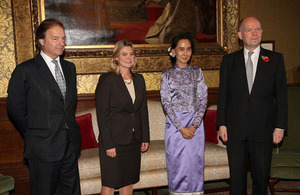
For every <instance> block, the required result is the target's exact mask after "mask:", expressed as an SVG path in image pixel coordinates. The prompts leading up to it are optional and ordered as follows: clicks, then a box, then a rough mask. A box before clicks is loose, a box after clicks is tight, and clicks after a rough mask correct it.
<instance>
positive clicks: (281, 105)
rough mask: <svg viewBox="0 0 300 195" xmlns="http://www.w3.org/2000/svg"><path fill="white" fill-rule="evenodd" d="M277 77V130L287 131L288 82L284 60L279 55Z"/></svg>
mask: <svg viewBox="0 0 300 195" xmlns="http://www.w3.org/2000/svg"><path fill="white" fill-rule="evenodd" d="M276 68H277V69H276V75H275V105H276V115H275V117H276V118H275V128H281V129H285V130H287V115H288V101H287V81H286V72H285V67H284V60H283V56H282V54H279V59H278V60H277V66H276Z"/></svg>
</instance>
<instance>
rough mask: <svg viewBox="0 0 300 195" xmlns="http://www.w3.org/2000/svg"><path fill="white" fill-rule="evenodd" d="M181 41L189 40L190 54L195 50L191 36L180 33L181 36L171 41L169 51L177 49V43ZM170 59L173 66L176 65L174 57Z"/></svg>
mask: <svg viewBox="0 0 300 195" xmlns="http://www.w3.org/2000/svg"><path fill="white" fill-rule="evenodd" d="M181 39H187V40H189V42H190V43H191V48H192V52H194V49H195V46H194V40H193V38H192V36H191V35H190V34H189V33H182V34H179V35H177V36H175V37H174V38H173V39H172V43H171V50H172V49H175V48H176V47H177V45H178V42H179V41H180V40H181ZM170 59H171V62H172V64H173V65H174V64H175V63H176V56H175V57H172V56H170Z"/></svg>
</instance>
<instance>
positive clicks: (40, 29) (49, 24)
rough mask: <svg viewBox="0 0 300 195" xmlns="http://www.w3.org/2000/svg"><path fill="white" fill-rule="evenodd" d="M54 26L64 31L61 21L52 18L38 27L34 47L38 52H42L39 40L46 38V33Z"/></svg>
mask: <svg viewBox="0 0 300 195" xmlns="http://www.w3.org/2000/svg"><path fill="white" fill-rule="evenodd" d="M54 26H61V27H62V28H63V29H64V30H65V27H64V25H63V24H62V23H61V21H59V20H57V19H54V18H49V19H46V20H44V21H43V22H42V23H41V24H40V25H39V26H38V28H37V30H36V34H35V46H36V48H37V49H38V50H42V46H41V44H40V42H39V39H44V38H45V36H46V31H47V30H49V29H50V28H52V27H54Z"/></svg>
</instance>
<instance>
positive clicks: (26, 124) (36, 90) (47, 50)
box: [7, 19, 80, 195]
mask: <svg viewBox="0 0 300 195" xmlns="http://www.w3.org/2000/svg"><path fill="white" fill-rule="evenodd" d="M36 44H37V47H38V48H39V50H40V53H39V54H38V55H37V56H36V57H35V58H33V59H30V60H28V61H26V62H23V63H21V64H20V65H18V66H17V67H16V68H15V70H14V72H13V74H12V76H11V79H10V82H9V86H8V97H7V108H8V112H9V115H10V117H11V118H12V120H13V122H14V123H15V125H16V127H17V129H18V130H19V131H20V133H21V134H22V135H23V136H24V140H25V146H24V157H25V158H26V159H27V162H28V165H29V171H30V191H31V194H37V195H41V194H43V195H54V194H57V195H59V194H63V195H66V194H70V195H75V194H80V183H79V172H78V158H77V157H78V155H79V152H80V131H79V126H78V124H77V123H76V120H75V106H76V98H77V88H76V69H75V66H74V64H73V63H71V62H68V61H65V60H63V59H62V58H61V57H60V55H62V54H63V51H64V48H65V33H64V27H63V25H62V23H61V22H60V21H58V20H55V19H47V20H44V21H43V22H42V23H41V24H40V26H39V27H38V29H37V32H36Z"/></svg>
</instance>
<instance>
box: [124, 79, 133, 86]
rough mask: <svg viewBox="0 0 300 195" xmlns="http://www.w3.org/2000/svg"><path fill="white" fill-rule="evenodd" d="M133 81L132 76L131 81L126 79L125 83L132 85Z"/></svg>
mask: <svg viewBox="0 0 300 195" xmlns="http://www.w3.org/2000/svg"><path fill="white" fill-rule="evenodd" d="M131 82H132V78H130V79H129V81H128V80H124V83H125V84H127V85H130V84H131Z"/></svg>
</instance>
